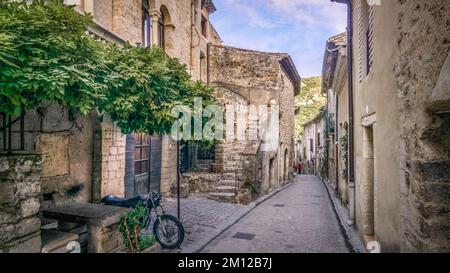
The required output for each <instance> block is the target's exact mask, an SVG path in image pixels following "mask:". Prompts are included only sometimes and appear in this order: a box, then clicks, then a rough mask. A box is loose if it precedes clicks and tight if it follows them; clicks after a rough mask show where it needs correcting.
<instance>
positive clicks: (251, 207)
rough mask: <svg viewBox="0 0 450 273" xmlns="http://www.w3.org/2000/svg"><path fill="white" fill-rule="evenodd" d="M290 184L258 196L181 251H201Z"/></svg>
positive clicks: (289, 184)
mask: <svg viewBox="0 0 450 273" xmlns="http://www.w3.org/2000/svg"><path fill="white" fill-rule="evenodd" d="M292 184H293V182H290V183H288V184H286V185H284V186H282V187H281V188H279V189H276V190H274V191H272V192H270V193H268V194H266V195H264V196H262V197H260V198H259V199H257V200H256V201H254V202H252V203H250V204H248V205H247V207H248V208H247V210H245V211H244V212H241V213H240V214H238V217H237V218H233V219H231V220H230V221H228V222H226V223H224V224H223V225H221V227H219V228H218V229H217V232H215V233H212V234H210V235H208V236H205V237H204V238H203V239H201V240H199V241H197V242H196V243H194V244H192V245H191V246H190V247H189V248H187V249H183V250H182V253H199V252H201V251H202V250H203V249H204V248H205V247H206V246H207V245H208V244H210V243H211V242H212V241H214V240H215V239H216V238H217V237H219V236H220V235H222V234H223V233H224V232H225V231H227V230H228V229H229V228H230V227H232V226H233V225H234V224H236V223H237V222H239V221H240V220H241V219H242V218H244V217H245V216H246V215H248V214H249V213H250V212H251V211H253V210H254V209H255V208H257V207H258V206H259V205H261V204H262V203H264V202H265V201H267V200H268V199H270V198H272V197H273V196H274V195H276V194H277V193H279V192H281V191H283V190H285V189H287V188H288V187H289V186H291V185H292Z"/></svg>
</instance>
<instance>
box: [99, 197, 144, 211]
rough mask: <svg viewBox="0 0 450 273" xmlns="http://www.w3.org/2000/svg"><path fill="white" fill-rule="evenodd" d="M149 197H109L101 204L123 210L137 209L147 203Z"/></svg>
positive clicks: (104, 198)
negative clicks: (140, 204) (141, 204)
mask: <svg viewBox="0 0 450 273" xmlns="http://www.w3.org/2000/svg"><path fill="white" fill-rule="evenodd" d="M147 199H148V197H147V196H136V197H132V198H128V199H126V198H120V197H117V196H115V195H108V196H105V197H103V199H102V200H101V202H102V203H103V204H106V205H111V206H116V207H123V208H135V207H136V206H137V205H138V204H139V203H145V202H146V201H147Z"/></svg>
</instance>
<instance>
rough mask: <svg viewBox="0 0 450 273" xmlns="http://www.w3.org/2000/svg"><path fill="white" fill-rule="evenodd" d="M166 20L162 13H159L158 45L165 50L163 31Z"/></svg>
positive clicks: (164, 30)
mask: <svg viewBox="0 0 450 273" xmlns="http://www.w3.org/2000/svg"><path fill="white" fill-rule="evenodd" d="M165 24H166V20H165V17H164V13H163V12H161V17H160V18H159V21H158V45H159V46H160V47H161V48H162V49H163V50H165V49H166V37H165V36H166V34H165V32H166V29H165Z"/></svg>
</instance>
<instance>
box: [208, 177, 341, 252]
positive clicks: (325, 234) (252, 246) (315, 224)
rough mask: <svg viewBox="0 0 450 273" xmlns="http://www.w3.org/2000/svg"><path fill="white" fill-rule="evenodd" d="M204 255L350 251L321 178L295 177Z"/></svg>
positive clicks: (224, 234)
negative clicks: (292, 181)
mask: <svg viewBox="0 0 450 273" xmlns="http://www.w3.org/2000/svg"><path fill="white" fill-rule="evenodd" d="M203 252H206V253H223V252H224V253H231V252H233V253H234V252H238V253H253V252H256V253H268V252H275V253H298V252H302V253H304V252H309V253H311V252H312V253H319V252H322V253H323V252H326V253H328V252H331V253H345V252H349V250H348V248H347V247H346V243H345V240H344V237H343V235H342V233H341V231H340V229H339V225H338V222H337V219H336V216H335V213H334V211H333V208H332V205H331V203H330V200H329V198H328V195H327V192H326V189H325V187H324V185H323V184H322V182H321V181H320V179H319V178H317V177H315V176H297V177H296V179H295V181H294V183H293V184H292V185H291V186H289V187H287V188H286V189H285V190H283V191H281V192H279V193H278V194H276V195H274V196H273V197H272V198H270V199H268V200H267V201H265V202H264V203H262V204H261V205H260V206H258V207H257V208H255V209H254V210H253V211H251V212H250V213H249V214H248V215H246V216H245V217H244V218H242V219H241V220H240V221H239V222H238V223H236V224H235V225H233V226H232V227H231V228H230V229H228V230H227V231H225V232H224V233H223V234H222V235H221V236H219V237H218V238H217V239H216V240H214V241H213V242H211V243H210V244H209V245H208V246H207V247H205V248H204V249H203Z"/></svg>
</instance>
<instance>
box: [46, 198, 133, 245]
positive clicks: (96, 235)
mask: <svg viewBox="0 0 450 273" xmlns="http://www.w3.org/2000/svg"><path fill="white" fill-rule="evenodd" d="M127 211H128V209H125V208H119V207H114V206H105V205H99V204H90V203H85V204H79V203H75V204H68V205H63V206H57V207H53V208H48V209H45V210H43V211H42V214H43V217H45V218H48V219H54V220H57V221H58V229H60V228H61V227H70V226H73V225H75V224H81V225H86V226H87V237H88V246H87V251H88V252H89V253H108V252H112V251H114V250H115V249H117V248H120V247H121V246H122V245H123V243H122V237H121V234H120V232H119V221H120V218H121V217H122V215H123V214H124V213H125V212H127Z"/></svg>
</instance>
